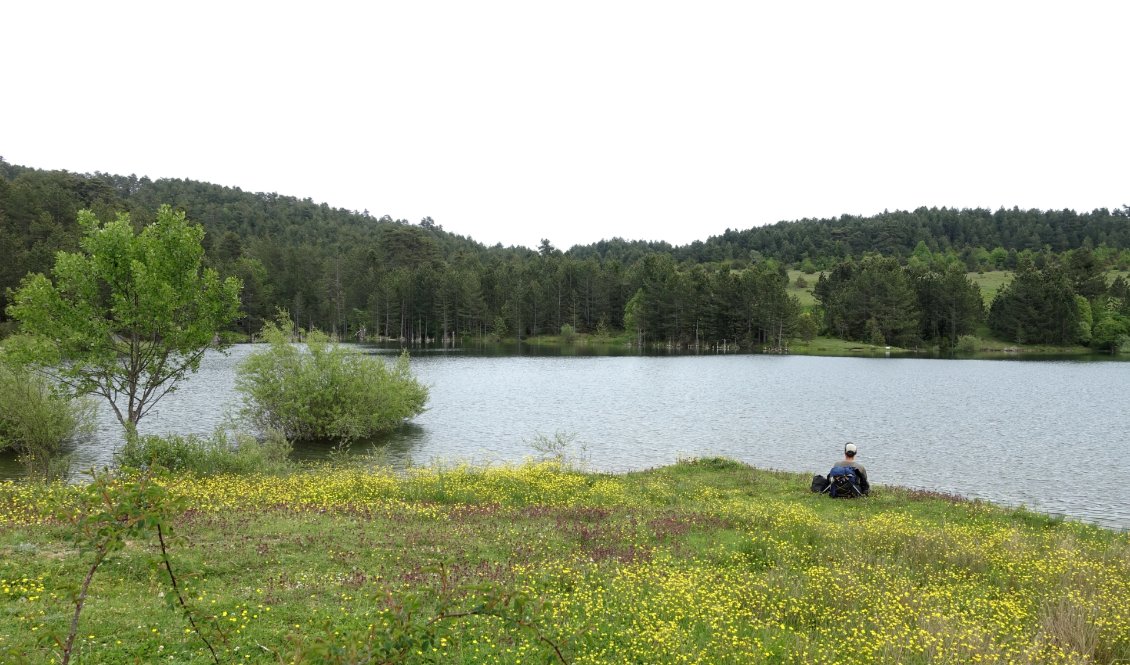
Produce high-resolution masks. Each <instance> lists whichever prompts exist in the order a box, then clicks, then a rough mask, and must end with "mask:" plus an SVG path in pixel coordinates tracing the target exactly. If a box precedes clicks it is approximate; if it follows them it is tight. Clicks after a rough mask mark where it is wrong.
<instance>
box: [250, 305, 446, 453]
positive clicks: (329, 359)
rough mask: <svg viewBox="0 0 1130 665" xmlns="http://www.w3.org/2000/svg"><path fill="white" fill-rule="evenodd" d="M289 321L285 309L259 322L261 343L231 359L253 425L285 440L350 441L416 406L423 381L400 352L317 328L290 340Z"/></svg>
mask: <svg viewBox="0 0 1130 665" xmlns="http://www.w3.org/2000/svg"><path fill="white" fill-rule="evenodd" d="M291 325H292V324H291V322H290V319H289V318H288V317H286V316H285V315H284V316H282V317H280V319H279V321H278V322H276V323H268V324H266V326H264V329H263V338H264V339H266V341H267V342H268V344H269V347H268V348H267V349H265V350H264V351H260V352H258V353H255V354H253V355H251V356H250V357H248V358H247V359H246V360H244V361H243V363H242V364H241V365H240V367H239V371H238V375H237V378H236V388H237V390H239V392H240V393H241V394H242V396H243V408H242V411H241V413H242V415H243V417H244V418H246V419H247V420H248V421H249V422H250V423H252V424H253V425H255V426H256V427H259V428H260V429H263V430H267V429H277V430H279V431H281V432H283V433H284V434H285V436H286V437H287V438H289V439H292V440H294V439H299V440H311V439H331V440H336V441H352V440H355V439H364V438H367V437H370V436H373V435H375V434H378V433H380V432H383V431H386V430H390V429H393V428H395V427H397V426H398V425H400V424H401V423H403V422H404V421H405V420H407V419H409V418H411V417H413V416H416V415H419V414H420V413H422V412H423V410H424V405H425V404H426V403H427V400H428V389H427V387H425V386H424V385H423V384H421V383H420V382H419V381H417V380H416V377H415V376H413V375H412V373H411V371H410V370H409V369H408V354H407V352H405V353H402V354H400V357H399V358H398V359H397V360H396V362H394V363H391V364H387V363H386V362H385V361H384V360H383V359H382V358H379V357H376V356H372V355H367V354H364V353H362V352H360V351H359V350H357V349H356V348H354V347H348V346H344V345H341V344H336V343H332V342H330V340H329V337H328V336H327V335H326V334H324V333H321V332H318V331H311V332H310V333H308V334H307V335H306V343H305V345H297V344H292V343H291V342H290V330H291Z"/></svg>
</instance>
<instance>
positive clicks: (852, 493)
mask: <svg viewBox="0 0 1130 665" xmlns="http://www.w3.org/2000/svg"><path fill="white" fill-rule="evenodd" d="M828 495H829V496H831V497H833V498H837V499H854V498H855V497H857V496H863V490H861V489H860V488H859V474H858V473H856V471H855V469H854V468H852V467H850V466H834V467H832V470H831V471H829V472H828Z"/></svg>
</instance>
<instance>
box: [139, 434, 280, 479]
mask: <svg viewBox="0 0 1130 665" xmlns="http://www.w3.org/2000/svg"><path fill="white" fill-rule="evenodd" d="M290 451H291V445H290V442H288V441H287V440H286V437H284V436H283V435H282V433H281V432H268V433H267V436H265V437H264V438H263V439H262V440H259V439H256V438H255V437H253V436H251V435H250V434H244V433H241V434H236V435H235V436H234V437H232V436H229V435H228V433H227V432H225V431H223V430H216V432H215V433H214V434H213V435H212V436H211V437H210V438H208V437H200V436H196V435H195V434H190V435H188V436H179V435H176V434H173V435H170V436H155V435H146V436H131V437H129V439H128V440H127V441H126V444H125V446H123V447H122V449H121V450H119V451H118V465H119V466H121V467H124V468H132V469H148V468H151V467H157V466H160V467H164V468H166V469H168V470H170V471H184V472H189V473H193V474H196V475H198V476H207V475H213V474H225V473H231V474H241V473H266V474H273V473H286V472H288V471H292V470H293V469H294V463H293V462H292V461H290V457H289V456H290Z"/></svg>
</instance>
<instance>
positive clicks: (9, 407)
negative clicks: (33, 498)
mask: <svg viewBox="0 0 1130 665" xmlns="http://www.w3.org/2000/svg"><path fill="white" fill-rule="evenodd" d="M0 396H2V398H0V450H5V449H8V448H11V449H13V450H15V451H16V454H17V455H18V456H19V460H20V462H22V463H23V465H24V467H25V468H26V469H27V474H28V477H30V478H34V479H39V480H58V479H64V478H66V477H67V476H68V475H69V472H70V459H69V456H67V455H65V454H64V452H63V448H64V446H65V444H66V443H67V442H68V441H69V440H71V439H73V438H74V437H75V436H78V435H81V434H83V433H85V432H88V431H90V429H91V428H92V426H93V422H94V407H93V404H92V403H91V402H89V401H88V400H84V399H70V398H68V397H67V396H66V395H64V394H62V393H61V392H59V391H57V390H55V389H54V387H53V386H52V385H51V383H50V382H49V381H48V380H47V379H45V378H43V377H41V376H39V375H37V374H34V373H32V372H30V371H28V370H26V369H24V368H21V367H17V366H14V365H11V364H9V363H7V362H0Z"/></svg>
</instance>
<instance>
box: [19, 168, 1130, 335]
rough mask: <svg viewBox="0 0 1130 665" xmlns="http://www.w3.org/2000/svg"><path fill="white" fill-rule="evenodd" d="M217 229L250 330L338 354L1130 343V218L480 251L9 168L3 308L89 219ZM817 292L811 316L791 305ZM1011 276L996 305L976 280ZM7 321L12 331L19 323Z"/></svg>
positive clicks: (935, 215)
mask: <svg viewBox="0 0 1130 665" xmlns="http://www.w3.org/2000/svg"><path fill="white" fill-rule="evenodd" d="M164 203H168V204H171V205H172V206H174V207H175V208H180V209H183V210H184V211H185V212H186V213H187V215H188V218H189V219H190V220H191V221H194V222H196V223H199V224H201V225H202V226H203V227H204V228H205V230H206V232H207V233H206V235H205V240H204V242H205V249H206V252H207V257H208V261H209V263H210V264H211V265H212V266H213V267H215V268H217V269H218V270H219V271H220V272H221V273H222V274H226V275H234V276H236V277H239V278H240V279H242V280H243V284H244V289H243V296H242V298H243V310H244V312H245V314H246V316H245V317H244V318H243V319H242V320H241V322H240V330H241V332H245V333H251V332H255V331H257V330H258V329H259V328H260V327H261V325H262V322H263V321H264V320H265V319H268V318H273V317H274V314H275V312H276V310H277V309H280V308H282V309H286V310H287V311H288V312H289V313H290V314H291V316H292V317H293V318H294V320H295V321H296V322H298V323H299V324H301V325H302V326H304V327H310V328H318V329H321V330H325V331H328V332H332V333H334V334H337V335H338V336H340V337H342V338H356V337H359V336H364V337H365V338H366V339H376V338H392V339H401V340H404V341H405V342H406V343H419V342H422V341H430V342H441V341H448V342H453V341H455V340H458V339H460V338H464V337H467V336H473V337H476V338H480V337H481V338H486V337H491V338H500V339H507V338H515V337H522V338H524V337H528V336H532V335H542V334H561V333H563V332H564V333H566V334H572V333H589V334H594V335H602V336H603V335H617V334H625V333H626V334H627V336H628V337H630V338H631V339H632V340H633V341H636V342H639V343H642V344H648V343H650V344H660V345H670V346H675V347H680V346H698V347H703V346H712V345H717V344H722V343H725V344H726V345H727V346H729V345H737V347H738V348H747V349H748V348H764V347H780V346H784V345H787V343H788V340H789V339H795V338H798V337H799V338H811V337H812V336H815V335H818V334H825V335H829V336H836V337H841V338H843V339H849V340H859V341H863V342H869V343H882V344H890V345H896V346H902V347H919V346H922V345H937V346H940V347H942V348H952V347H954V346H956V345H957V344H958V342H959V340H960V339H961V338H962V337H963V336H967V335H973V334H977V333H978V332H980V333H982V334H985V333H988V334H992V335H994V336H996V337H997V338H998V339H1000V340H1003V341H1009V342H1016V343H1051V344H1063V345H1070V344H1078V343H1082V344H1090V345H1092V346H1094V347H1095V348H1098V349H1103V350H1115V349H1117V348H1118V347H1119V346H1120V345H1125V344H1126V343H1127V341H1128V335H1130V294H1128V292H1127V284H1126V280H1125V279H1124V278H1122V277H1117V278H1116V279H1114V280H1113V281H1111V280H1109V279H1108V274H1109V271H1113V270H1122V271H1126V270H1128V269H1130V207H1125V206H1124V207H1123V208H1121V209H1118V210H1107V209H1098V210H1093V211H1090V212H1075V211H1071V210H1060V211H1040V210H1020V209H1016V208H1013V209H1011V210H1006V209H1001V210H997V211H990V210H983V209H973V210H969V209H960V210H959V209H949V208H919V209H917V210H914V211H894V212H884V213H882V214H879V215H876V216H872V217H855V216H847V215H845V216H841V217H839V218H834V219H804V220H799V221H791V222H787V221H783V222H779V223H777V224H772V225H768V226H760V227H753V228H749V229H745V230H728V231H726V232H725V233H723V234H722V235H720V236H715V237H711V238H707V239H705V240H702V241H696V242H694V243H691V244H690V245H686V246H680V247H674V246H671V245H669V244H666V243H661V242H660V243H656V242H641V241H632V240H625V239H620V238H612V239H604V240H601V241H599V242H595V243H593V244H591V245H585V246H576V247H572V248H568V249H564V250H563V249H562V248H556V247H554V246H553V244H552V242H551V241H550V240H548V239H547V240H544V241H542V243H541V245H540V247H539V248H538V249H537V250H532V249H528V248H523V247H503V246H501V245H496V246H493V247H488V246H484V245H483V244H481V243H478V242H476V241H475V240H474V239H472V238H468V237H465V236H461V235H457V234H454V233H451V232H449V231H446V230H444V228H443V226H442V225H441V224H439V223H437V222H435V221H434V220H432V219H431V218H427V217H426V218H424V219H422V220H420V221H418V222H411V221H409V220H396V219H392V218H390V217H388V216H383V217H376V216H374V215H373V214H370V212H369V211H362V212H357V211H351V210H344V209H339V208H331V207H330V206H328V205H326V204H325V203H316V202H314V201H312V200H311V199H309V198H306V199H298V198H295V197H293V196H283V195H279V194H276V193H261V192H260V193H253V192H244V191H242V190H240V189H239V188H235V187H226V186H220V185H213V184H208V183H203V182H195V181H191V180H180V179H160V180H150V179H149V178H146V177H141V178H139V177H137V176H135V175H129V176H121V175H112V174H106V173H93V174H78V173H71V172H67V171H58V170H56V171H48V170H40V169H32V168H26V167H21V166H17V165H12V164H8V163H7V162H5V161H3V159H0V255H2V256H3V257H4V260H3V261H2V262H0V305H3V306H6V305H7V302H8V300H7V298H8V293H7V290H8V289H12V288H14V287H16V286H17V285H18V284H19V282H20V280H21V279H22V278H23V276H24V275H25V274H27V273H28V272H44V273H48V272H49V271H50V269H51V266H52V264H53V262H54V255H55V253H56V252H57V251H60V250H66V251H74V250H76V249H77V243H78V239H79V228H78V225H77V223H76V216H77V212H78V211H79V210H80V209H90V210H93V211H94V212H95V214H96V215H97V216H98V217H99V218H101V219H109V218H111V217H112V216H113V215H115V214H116V213H118V212H123V211H124V212H129V213H130V215H131V220H132V221H133V222H134V223H135V224H136V225H138V226H142V225H144V224H146V223H148V222H149V221H151V220H152V218H153V216H154V214H155V212H156V210H157V209H158V207H159V206H160V205H161V204H164ZM788 269H794V270H800V271H803V272H804V273H807V274H808V275H809V276H810V281H811V282H814V283H815V285H816V288H815V289H814V295H815V297H816V304H815V305H802V304H801V302H800V301H798V300H797V299H796V298H795V297H793V296H791V295H789V291H788V288H787V287H788V286H789V276H788V273H787V270H788ZM991 270H1009V271H1013V272H1014V273H1015V278H1014V279H1012V280H1011V281H1010V282H1008V283H1007V284H1006V285H1005V287H1004V288H1002V289H1001V291H1000V292H999V293H998V294H997V295H996V298H995V299H994V300H993V301H992V302H991V304H990V305H989V306H988V307H986V306H984V304H983V302H982V298H981V293H980V290H979V288H978V287H977V286H976V284H975V283H974V282H973V281H972V280H971V279H970V277H969V273H975V272H978V271H991ZM2 312H3V309H0V325H2V326H3V327H4V329H5V330H8V331H10V330H11V329H12V323H11V322H9V321H8V320H7V316H6V314H3V313H2Z"/></svg>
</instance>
